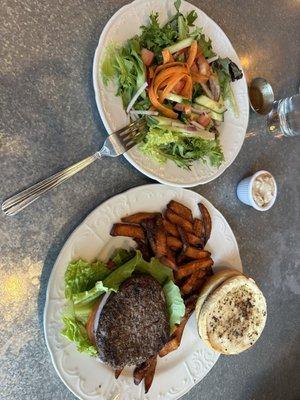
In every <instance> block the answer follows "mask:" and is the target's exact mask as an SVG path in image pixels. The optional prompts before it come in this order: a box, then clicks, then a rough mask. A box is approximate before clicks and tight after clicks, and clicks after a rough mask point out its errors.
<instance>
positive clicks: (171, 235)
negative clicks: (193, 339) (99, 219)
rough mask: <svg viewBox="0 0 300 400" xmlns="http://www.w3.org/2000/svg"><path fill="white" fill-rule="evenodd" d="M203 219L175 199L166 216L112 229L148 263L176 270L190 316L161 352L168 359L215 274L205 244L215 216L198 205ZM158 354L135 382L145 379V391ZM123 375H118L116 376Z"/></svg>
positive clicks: (131, 220)
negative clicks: (153, 261)
mask: <svg viewBox="0 0 300 400" xmlns="http://www.w3.org/2000/svg"><path fill="white" fill-rule="evenodd" d="M198 207H199V211H200V218H199V216H198V217H197V218H194V217H193V214H192V211H191V210H190V209H189V208H188V207H186V206H185V205H183V204H181V203H179V202H178V201H175V200H171V201H170V202H169V204H168V205H167V207H166V210H165V211H164V212H163V213H157V212H153V213H151V212H139V213H136V214H133V215H129V216H126V217H123V218H122V222H121V223H116V224H114V225H113V227H112V229H111V235H112V236H127V237H131V238H133V239H134V240H135V242H136V244H137V248H138V249H139V250H140V251H141V253H142V255H143V257H144V259H145V260H148V261H149V260H150V259H151V257H156V258H158V259H159V260H160V262H161V263H162V264H164V265H167V266H169V267H170V268H172V269H173V271H174V278H175V282H176V284H177V285H178V286H179V288H180V291H181V294H182V296H183V298H184V301H185V305H186V313H185V315H184V317H183V318H182V320H181V323H180V324H179V325H178V326H177V328H176V329H175V331H174V332H173V333H172V335H171V336H170V339H169V341H168V342H167V343H166V344H165V346H164V347H163V348H162V349H161V350H160V352H159V356H160V357H164V356H166V355H167V354H169V353H170V352H172V351H174V350H176V349H177V348H178V347H179V346H180V342H181V338H182V335H183V331H184V328H185V325H186V323H187V321H188V319H189V317H190V316H191V314H192V313H193V311H194V308H195V305H196V301H197V297H198V294H199V291H200V289H201V287H202V285H203V284H204V282H205V280H206V278H207V277H208V276H209V275H211V274H212V266H213V260H212V258H211V254H210V252H209V251H207V250H205V245H206V243H207V241H208V240H209V238H210V235H211V230H212V222H211V217H210V215H209V212H208V210H207V208H206V207H205V206H204V204H202V203H199V204H198ZM156 360H157V355H153V357H151V358H150V359H149V360H147V361H145V362H144V363H142V364H141V365H138V366H136V368H135V370H134V382H135V384H137V385H138V384H139V383H140V382H141V381H142V380H143V379H144V383H145V391H146V393H147V391H148V390H149V388H150V386H151V384H152V380H153V377H154V373H155V368H156ZM119 374H120V372H119V371H118V372H116V376H117V375H119Z"/></svg>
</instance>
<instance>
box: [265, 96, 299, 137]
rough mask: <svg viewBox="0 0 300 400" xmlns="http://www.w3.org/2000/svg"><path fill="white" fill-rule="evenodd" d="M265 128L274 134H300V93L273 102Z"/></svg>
mask: <svg viewBox="0 0 300 400" xmlns="http://www.w3.org/2000/svg"><path fill="white" fill-rule="evenodd" d="M267 130H268V132H269V133H271V134H273V135H276V136H300V94H296V95H294V96H292V97H288V98H286V99H282V100H279V101H275V102H274V103H273V109H272V110H271V112H270V113H269V115H268V120H267Z"/></svg>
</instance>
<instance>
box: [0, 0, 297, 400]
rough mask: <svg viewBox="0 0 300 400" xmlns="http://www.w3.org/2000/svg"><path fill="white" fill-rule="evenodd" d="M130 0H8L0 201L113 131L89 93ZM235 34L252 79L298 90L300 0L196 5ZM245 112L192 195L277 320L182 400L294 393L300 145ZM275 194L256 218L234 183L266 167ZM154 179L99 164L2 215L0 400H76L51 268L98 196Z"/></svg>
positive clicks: (0, 50) (2, 54)
mask: <svg viewBox="0 0 300 400" xmlns="http://www.w3.org/2000/svg"><path fill="white" fill-rule="evenodd" d="M126 2H127V1H126V0H114V1H109V0H98V1H94V0H64V1H62V0H52V1H46V0H41V1H37V0H24V1H22V2H20V1H18V0H1V2H0V9H1V12H0V38H1V39H0V162H1V164H0V165H1V167H0V170H1V174H0V188H1V192H0V196H1V200H3V199H5V198H6V197H8V196H9V195H11V194H13V193H14V192H17V191H18V190H19V189H21V188H25V187H26V186H28V185H30V184H32V183H34V182H36V181H38V180H40V179H41V178H43V177H46V176H48V175H49V174H50V173H54V172H55V171H57V170H59V169H60V168H62V167H64V166H67V165H68V164H70V163H73V162H75V161H77V160H80V159H81V158H83V157H84V156H87V155H89V154H90V153H92V152H93V151H94V150H95V149H97V147H98V146H99V145H100V143H102V141H103V139H104V137H105V131H104V129H103V126H102V123H101V120H100V118H99V116H98V113H97V109H96V105H95V101H94V94H93V88H92V79H91V72H92V60H93V53H94V50H95V47H96V45H97V42H98V38H99V35H100V33H101V31H102V29H103V27H104V25H105V23H106V22H107V21H108V19H109V18H110V16H111V15H112V14H113V13H114V12H115V11H116V10H118V9H119V8H120V7H121V6H122V5H124V4H125V3H126ZM193 2H194V3H195V5H197V6H199V7H200V8H202V9H203V11H205V12H206V13H207V14H208V15H210V16H211V17H212V18H213V19H214V20H215V21H216V22H217V23H218V24H219V25H220V26H221V27H222V28H223V29H224V30H225V32H226V33H227V35H228V36H229V38H230V39H231V41H232V43H233V45H234V47H235V49H236V50H237V52H238V54H239V56H240V58H241V61H242V64H243V66H244V68H245V71H246V74H247V79H248V80H249V79H251V78H252V77H253V76H258V75H259V76H263V77H265V78H267V79H269V80H270V81H271V82H272V84H273V86H274V90H275V94H276V97H277V98H280V97H284V96H288V95H292V94H294V93H295V92H296V91H297V90H298V87H299V67H300V53H299V22H300V3H299V1H298V0H286V1H281V0H270V1H263V0H258V1H257V0H256V1H254V0H248V1H243V2H241V1H238V0H223V1H222V2H220V1H217V0H212V1H210V2H205V1H202V0H193ZM264 124H265V120H264V118H262V117H259V116H256V115H253V114H251V115H250V122H249V128H248V132H254V133H255V136H254V137H251V138H249V139H247V140H246V141H245V144H244V145H243V148H242V150H241V152H240V154H239V155H238V157H237V159H236V160H235V162H234V163H233V165H232V166H231V167H230V168H229V169H228V170H227V171H226V172H225V173H224V174H223V175H222V176H221V177H219V178H218V179H217V180H215V181H214V182H212V183H210V184H207V185H204V186H199V187H197V188H195V189H194V190H196V191H197V192H199V193H201V194H202V195H204V196H206V197H207V198H208V199H209V200H211V201H212V203H213V204H214V205H215V206H216V207H217V208H218V209H219V210H220V211H221V212H222V213H223V214H224V216H225V217H226V218H227V220H228V222H229V223H230V225H231V227H232V229H233V231H234V233H235V235H236V238H237V241H238V243H239V247H240V252H241V257H242V260H243V264H244V268H245V271H246V273H248V274H250V275H251V276H253V277H254V278H255V279H256V281H257V282H258V283H259V285H260V286H261V288H262V290H263V291H264V293H265V295H266V297H267V301H268V307H269V318H268V322H267V326H266V329H265V331H264V334H263V336H262V338H261V339H260V341H259V342H258V343H257V345H256V346H255V347H254V348H253V349H252V350H251V351H249V352H246V353H244V354H241V355H239V356H236V357H232V358H231V357H229V358H225V357H221V358H220V360H219V361H218V363H217V364H216V366H215V367H214V368H213V369H212V371H211V372H210V373H209V375H208V376H207V377H206V378H205V379H204V380H203V381H202V382H201V383H200V384H199V385H197V386H196V387H195V388H194V389H193V390H192V391H191V392H190V393H189V394H187V395H186V396H185V397H184V399H190V400H196V399H205V400H210V399H211V400H221V399H222V400H224V399H226V400H254V399H257V400H258V399H259V400H267V399H270V400H271V399H272V400H275V399H276V400H277V399H283V400H289V399H290V400H296V399H299V398H300V380H299V372H300V365H299V360H300V353H299V346H300V320H299V317H300V313H299V306H300V304H299V295H300V282H299V259H300V251H299V241H300V236H299V231H300V229H299V228H300V226H299V225H300V221H299V209H300V207H299V193H300V191H299V167H300V165H299V151H300V141H299V140H298V139H285V140H282V141H279V140H275V139H273V138H272V137H270V136H268V135H267V134H266V133H264ZM262 168H264V169H267V170H269V171H271V172H272V173H273V174H274V176H275V177H276V180H277V182H278V186H279V196H278V200H277V202H276V204H275V206H274V207H273V208H272V209H271V210H270V211H269V212H266V213H258V212H256V211H254V210H253V209H251V208H249V207H246V206H244V205H242V204H241V203H240V202H239V201H238V200H237V198H236V195H235V188H236V184H237V183H238V181H239V180H240V179H241V178H242V177H244V176H246V175H248V174H250V173H251V172H253V171H256V170H258V169H262ZM148 182H150V180H149V179H147V178H145V177H144V176H142V175H141V174H140V173H139V172H138V171H136V170H135V169H134V168H133V167H131V165H129V164H128V163H127V162H126V161H125V159H123V158H119V159H116V160H108V159H107V160H103V161H102V162H99V163H96V164H94V165H92V166H91V167H90V168H88V169H87V170H85V171H84V172H82V173H80V174H79V175H77V176H75V177H73V178H72V179H71V180H70V181H68V182H67V183H65V184H64V186H62V187H60V188H58V189H56V190H53V191H52V192H51V193H50V194H49V195H47V196H46V197H44V198H42V199H41V200H40V201H38V202H37V203H36V204H34V205H32V206H31V207H30V208H28V209H27V210H25V211H24V212H23V213H21V214H20V215H18V216H17V217H14V218H9V217H5V216H3V215H0V248H1V259H0V271H1V272H0V321H1V324H0V327H1V328H0V329H1V335H0V398H1V399H7V400H21V399H22V400H25V399H26V400H27V399H28V400H50V399H55V400H59V399H64V400H67V399H74V396H73V395H72V394H71V393H70V392H69V391H68V389H66V388H65V386H64V385H63V383H62V382H61V381H60V379H59V378H58V377H57V375H56V373H55V371H54V368H53V366H52V364H51V361H50V357H49V354H48V352H47V349H46V346H45V341H44V337H43V325H42V313H43V308H44V300H45V291H46V286H47V282H48V278H49V274H50V271H51V268H52V266H53V263H54V261H55V259H56V257H57V255H58V253H59V251H60V249H61V247H62V245H63V244H64V242H65V240H66V238H67V237H68V235H69V234H70V233H71V232H72V230H73V229H74V228H75V227H76V226H77V225H78V224H79V223H80V222H81V221H82V220H83V219H84V217H85V216H86V215H87V214H88V213H89V212H90V211H91V210H93V209H94V208H95V207H96V206H97V205H98V204H99V203H101V202H102V201H103V200H105V199H107V198H109V197H111V196H113V195H115V194H117V193H120V192H122V191H124V190H126V189H128V188H131V187H134V186H138V185H141V184H145V183H148Z"/></svg>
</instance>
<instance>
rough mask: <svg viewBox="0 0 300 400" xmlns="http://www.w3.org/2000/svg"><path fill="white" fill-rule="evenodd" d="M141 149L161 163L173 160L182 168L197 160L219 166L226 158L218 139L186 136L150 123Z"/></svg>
mask: <svg viewBox="0 0 300 400" xmlns="http://www.w3.org/2000/svg"><path fill="white" fill-rule="evenodd" d="M140 149H141V150H142V151H143V152H144V153H145V154H147V155H148V156H150V157H151V158H153V159H154V160H155V161H157V162H159V163H161V164H163V163H165V162H166V161H167V160H172V161H174V162H175V163H176V164H177V165H178V166H179V167H182V168H190V166H191V165H192V163H193V161H196V160H201V161H203V162H204V163H206V162H207V161H209V162H210V164H211V165H213V166H219V165H220V164H221V163H222V161H223V160H224V155H223V152H222V148H221V145H220V143H219V140H218V139H215V140H204V139H201V138H198V137H193V136H185V135H183V134H181V133H180V132H173V131H171V130H168V129H165V128H164V126H160V127H159V126H156V125H150V126H149V133H148V134H147V136H146V137H145V139H144V141H143V143H141V144H140Z"/></svg>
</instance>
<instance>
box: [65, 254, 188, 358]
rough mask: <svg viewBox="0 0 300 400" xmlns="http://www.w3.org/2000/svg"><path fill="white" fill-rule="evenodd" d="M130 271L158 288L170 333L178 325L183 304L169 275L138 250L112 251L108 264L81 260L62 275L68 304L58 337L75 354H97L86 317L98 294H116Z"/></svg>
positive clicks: (162, 266)
mask: <svg viewBox="0 0 300 400" xmlns="http://www.w3.org/2000/svg"><path fill="white" fill-rule="evenodd" d="M134 272H137V273H142V274H148V275H151V276H152V277H153V278H155V279H156V280H157V281H158V282H159V283H160V284H161V286H162V289H163V292H164V295H165V298H166V304H167V310H168V314H169V321H170V333H172V332H173V330H174V329H175V326H176V325H177V324H179V323H180V321H181V319H182V317H183V316H184V313H185V305H184V302H183V299H182V297H181V294H180V290H179V288H178V287H177V286H176V285H175V283H174V281H173V272H172V269H170V268H169V267H167V266H165V265H163V264H161V263H160V262H159V261H158V260H157V259H156V258H152V259H151V261H150V262H147V261H145V260H144V259H143V257H142V254H141V252H140V251H138V250H137V251H132V252H128V251H127V250H124V249H119V250H117V251H116V253H115V255H114V257H113V258H112V259H111V260H110V264H106V263H104V262H102V261H96V262H93V263H88V262H86V261H83V260H78V261H75V262H71V263H70V264H69V265H68V267H67V270H66V272H65V296H66V299H68V305H67V307H66V308H65V310H64V315H63V323H64V328H63V329H62V334H63V335H64V336H65V337H67V338H68V339H69V340H71V341H72V342H74V343H75V344H76V347H77V350H78V351H79V352H83V353H86V354H88V355H90V356H96V355H97V349H96V347H95V346H94V344H93V343H92V342H91V341H90V338H89V335H88V331H87V329H88V328H87V326H88V321H89V317H90V316H91V313H92V312H93V310H94V308H95V306H96V307H97V305H98V302H99V298H100V296H101V295H103V294H104V293H107V292H110V291H111V292H116V291H118V289H119V287H120V285H121V284H122V283H123V282H124V281H125V280H126V279H128V278H129V277H130V276H131V275H132V274H133V273H134Z"/></svg>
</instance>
